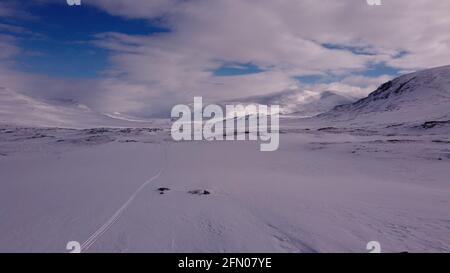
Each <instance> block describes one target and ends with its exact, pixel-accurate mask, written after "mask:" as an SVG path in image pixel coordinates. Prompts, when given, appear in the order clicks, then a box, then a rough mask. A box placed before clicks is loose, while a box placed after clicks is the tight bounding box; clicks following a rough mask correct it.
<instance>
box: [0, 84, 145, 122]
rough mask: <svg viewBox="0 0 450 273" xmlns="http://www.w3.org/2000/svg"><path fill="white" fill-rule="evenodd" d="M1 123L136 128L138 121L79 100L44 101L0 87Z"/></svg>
mask: <svg viewBox="0 0 450 273" xmlns="http://www.w3.org/2000/svg"><path fill="white" fill-rule="evenodd" d="M0 123H3V124H12V125H18V126H30V127H67V128H88V127H109V126H112V127H113V126H118V127H122V126H124V127H127V126H136V122H130V121H126V120H120V119H116V118H113V117H110V116H107V115H103V114H100V113H97V112H95V111H92V110H91V109H90V108H88V107H87V106H85V105H82V104H79V103H77V102H76V101H72V100H52V101H49V102H44V101H40V100H37V99H34V98H31V97H29V96H26V95H23V94H20V93H17V92H14V91H13V90H10V89H7V88H4V87H0ZM140 125H141V126H143V125H142V124H140Z"/></svg>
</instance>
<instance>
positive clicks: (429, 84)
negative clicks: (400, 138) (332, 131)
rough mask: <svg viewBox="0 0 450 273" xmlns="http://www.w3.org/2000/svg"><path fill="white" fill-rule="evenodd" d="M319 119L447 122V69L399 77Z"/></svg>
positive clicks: (449, 84)
mask: <svg viewBox="0 0 450 273" xmlns="http://www.w3.org/2000/svg"><path fill="white" fill-rule="evenodd" d="M318 117H319V118H321V119H327V120H330V119H331V120H335V121H352V122H356V123H361V122H364V123H369V124H370V123H376V124H384V123H396V122H397V123H402V122H426V121H445V120H449V119H450V66H444V67H437V68H433V69H428V70H424V71H419V72H415V73H411V74H407V75H404V76H401V77H398V78H396V79H394V80H392V81H389V82H386V83H384V84H383V85H381V86H380V87H379V88H378V89H377V90H375V91H374V92H372V93H371V94H369V96H367V97H366V98H363V99H361V100H358V101H356V102H354V103H351V104H346V105H341V106H337V107H335V108H334V109H333V110H331V111H329V112H327V113H325V114H322V115H319V116H318Z"/></svg>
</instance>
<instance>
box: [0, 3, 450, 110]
mask: <svg viewBox="0 0 450 273" xmlns="http://www.w3.org/2000/svg"><path fill="white" fill-rule="evenodd" d="M37 2H42V3H44V4H45V2H54V1H37ZM383 2H384V3H383V4H384V5H383V6H380V7H373V6H369V5H367V4H366V1H365V0H347V1H344V0H342V1H336V0H320V1H319V0H280V1H273V0H214V1H212V0H185V1H181V0H180V1H175V0H90V1H88V0H85V1H83V5H94V6H96V7H98V8H100V9H102V10H103V11H105V12H108V13H109V14H111V15H114V16H120V17H124V18H140V19H148V20H154V19H155V18H157V19H158V20H159V22H161V24H162V25H163V26H165V27H168V28H169V29H170V31H169V32H167V33H160V34H157V35H155V34H152V35H148V36H146V35H127V34H124V33H117V32H107V33H97V34H96V35H95V36H94V37H92V40H91V41H89V42H90V43H93V44H94V45H95V46H97V47H100V48H105V49H108V50H109V51H110V52H111V55H110V61H111V62H110V66H109V67H108V68H107V69H106V70H105V71H103V73H102V76H100V77H97V78H95V79H56V78H54V77H51V76H49V77H45V76H42V75H40V76H37V75H31V74H25V73H24V72H19V71H18V70H15V69H13V67H14V58H15V57H16V56H17V55H19V54H27V52H24V51H23V50H21V48H20V46H19V45H18V42H17V39H19V38H18V37H19V36H20V35H22V36H24V35H25V36H26V35H28V36H30V35H37V34H36V33H34V34H33V33H32V30H29V29H23V28H21V27H20V26H19V25H18V24H13V23H11V24H0V29H8V33H9V34H1V35H0V48H1V51H0V61H1V63H2V64H1V65H0V86H6V87H9V88H12V89H16V90H18V91H20V92H24V93H27V94H32V95H34V96H38V97H39V96H41V97H52V96H59V97H64V96H69V97H76V98H77V99H79V100H80V101H82V102H83V103H85V104H87V105H89V106H91V107H93V108H94V109H97V110H99V111H103V112H122V113H128V114H133V115H139V116H161V115H167V114H168V113H169V112H170V108H171V107H172V106H173V105H174V104H176V103H180V102H192V97H193V96H194V95H201V96H203V97H204V100H206V101H220V100H230V99H236V98H239V97H250V96H257V95H258V96H260V95H265V94H271V93H276V92H280V91H283V90H293V89H308V90H313V91H317V92H321V91H326V90H331V91H336V92H341V93H345V94H349V95H353V96H363V95H365V94H367V93H368V92H370V91H373V90H374V89H375V88H376V87H377V85H379V84H381V83H383V82H384V81H386V80H388V79H390V78H391V77H393V75H392V74H387V73H386V74H384V73H383V72H384V70H383V69H380V70H379V72H381V73H377V74H376V75H370V74H369V73H365V72H367V71H369V70H370V69H372V68H373V67H387V68H391V69H392V68H393V69H395V71H398V72H399V73H404V72H409V71H415V70H419V69H424V68H429V67H435V66H441V65H448V64H450V31H449V30H450V16H449V15H448V14H449V11H450V1H440V0H435V1H430V0H415V1H410V0H385V1H383ZM0 17H4V18H8V17H9V18H15V19H21V20H45V18H33V15H32V14H28V13H26V12H24V11H22V10H21V9H20V7H18V6H17V5H11V4H9V5H2V4H1V3H0ZM243 64H252V65H254V66H256V67H258V69H260V70H261V71H262V72H259V73H254V74H249V75H237V76H218V75H215V73H214V71H215V70H217V69H218V68H220V67H223V66H232V65H235V66H239V65H243ZM311 75H317V76H321V79H324V80H322V81H319V82H305V81H303V82H302V81H301V77H304V76H311ZM298 77H300V80H299V78H298Z"/></svg>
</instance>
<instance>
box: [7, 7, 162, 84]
mask: <svg viewBox="0 0 450 273" xmlns="http://www.w3.org/2000/svg"><path fill="white" fill-rule="evenodd" d="M60 2H61V3H49V4H28V5H25V6H24V8H25V10H26V11H28V12H29V13H30V14H32V15H33V16H35V17H36V18H34V19H27V18H25V19H22V20H20V19H14V20H11V19H10V18H1V19H0V23H5V24H8V23H14V25H16V26H20V27H23V28H26V29H27V30H29V31H31V32H33V33H34V34H33V35H27V34H15V35H17V37H19V38H20V39H19V45H20V47H21V48H22V49H23V50H24V52H25V54H23V55H20V56H18V57H17V59H16V61H17V64H16V67H17V68H18V69H19V70H23V71H26V72H31V73H38V74H45V75H48V76H57V77H87V78H92V77H97V76H99V74H100V73H101V71H103V70H105V69H106V68H107V67H108V56H109V52H108V50H106V49H103V48H99V47H97V46H95V45H93V43H92V40H93V38H94V35H95V34H97V33H103V32H121V33H126V34H131V35H151V34H154V33H163V32H168V31H170V30H169V29H168V28H165V27H163V26H162V25H161V24H160V23H158V21H157V20H156V19H155V20H154V22H152V21H149V20H145V19H127V18H123V17H119V16H112V15H110V14H108V13H107V12H105V11H102V10H101V9H99V8H96V7H93V6H91V5H81V6H73V7H69V6H68V5H67V4H65V3H64V1H60ZM1 32H3V33H9V34H11V32H9V31H5V30H3V31H1V30H0V33H1ZM13 34H14V33H13Z"/></svg>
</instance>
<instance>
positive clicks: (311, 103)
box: [227, 89, 355, 117]
mask: <svg viewBox="0 0 450 273" xmlns="http://www.w3.org/2000/svg"><path fill="white" fill-rule="evenodd" d="M353 101H355V99H354V98H352V97H347V96H344V95H340V94H336V93H334V92H331V91H325V92H322V93H320V92H313V91H308V90H298V89H296V90H289V91H283V92H278V93H274V94H270V95H265V96H256V97H249V98H244V99H240V100H237V101H231V102H227V103H233V104H238V103H242V104H264V105H279V106H280V111H281V114H284V115H295V116H297V117H312V116H315V115H318V114H321V113H325V112H327V111H330V110H331V109H333V107H335V106H337V105H342V104H348V103H351V102H353Z"/></svg>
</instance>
